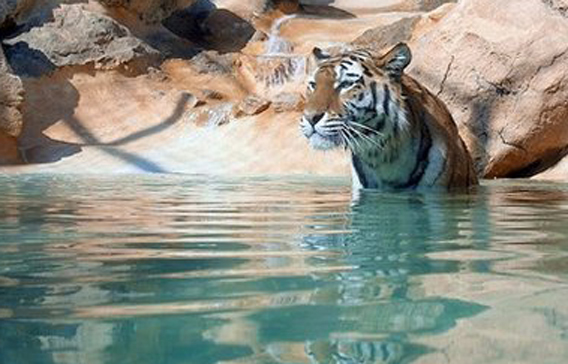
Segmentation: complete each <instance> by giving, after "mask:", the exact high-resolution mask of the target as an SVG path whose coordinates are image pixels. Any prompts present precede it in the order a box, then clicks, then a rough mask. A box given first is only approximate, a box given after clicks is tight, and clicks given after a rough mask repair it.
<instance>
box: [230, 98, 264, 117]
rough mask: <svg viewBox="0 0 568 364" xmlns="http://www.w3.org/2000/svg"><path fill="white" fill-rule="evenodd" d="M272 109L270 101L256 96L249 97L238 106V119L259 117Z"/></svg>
mask: <svg viewBox="0 0 568 364" xmlns="http://www.w3.org/2000/svg"><path fill="white" fill-rule="evenodd" d="M269 107H270V101H268V100H266V99H263V98H262V97H259V96H256V95H250V96H247V97H246V98H245V99H244V100H243V101H241V103H240V104H239V105H238V106H237V110H236V113H235V116H236V117H242V116H247V115H248V116H252V115H258V114H260V113H262V112H264V111H266V110H267V109H268V108H269Z"/></svg>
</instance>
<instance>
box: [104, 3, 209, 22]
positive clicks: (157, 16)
mask: <svg viewBox="0 0 568 364" xmlns="http://www.w3.org/2000/svg"><path fill="white" fill-rule="evenodd" d="M98 1H99V2H100V3H102V4H103V5H105V6H107V7H111V8H113V7H114V8H116V7H120V8H124V9H127V10H129V11H131V12H133V13H135V14H137V15H138V17H139V18H140V19H141V20H143V21H145V22H146V23H150V24H151V23H159V22H161V21H162V20H164V19H165V18H167V17H168V16H170V15H171V14H172V13H173V12H175V11H176V10H179V9H183V8H185V7H187V6H190V5H191V4H193V3H194V2H195V1H196V0H98ZM208 2H210V1H208Z"/></svg>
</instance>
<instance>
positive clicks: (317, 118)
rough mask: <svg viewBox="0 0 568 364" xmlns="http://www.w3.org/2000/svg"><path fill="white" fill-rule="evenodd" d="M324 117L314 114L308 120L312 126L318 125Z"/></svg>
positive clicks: (322, 114) (321, 114)
mask: <svg viewBox="0 0 568 364" xmlns="http://www.w3.org/2000/svg"><path fill="white" fill-rule="evenodd" d="M323 116H324V113H320V114H314V115H309V116H308V117H306V119H308V121H309V122H310V124H312V125H316V124H317V123H318V121H320V120H321V119H322V118H323Z"/></svg>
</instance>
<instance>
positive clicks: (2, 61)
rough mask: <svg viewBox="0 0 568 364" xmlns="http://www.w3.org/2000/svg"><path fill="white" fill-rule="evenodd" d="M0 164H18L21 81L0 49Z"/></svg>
mask: <svg viewBox="0 0 568 364" xmlns="http://www.w3.org/2000/svg"><path fill="white" fill-rule="evenodd" d="M0 85H2V87H0V164H14V163H19V162H20V157H19V152H18V145H17V139H16V138H17V137H18V136H19V135H20V133H21V131H22V124H23V120H22V112H21V108H22V103H23V100H24V88H23V86H22V81H21V80H20V79H19V78H18V77H16V76H15V75H13V74H12V71H11V69H10V66H9V65H8V63H7V62H6V58H5V57H4V52H3V51H2V47H0Z"/></svg>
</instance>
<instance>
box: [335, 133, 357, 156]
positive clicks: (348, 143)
mask: <svg viewBox="0 0 568 364" xmlns="http://www.w3.org/2000/svg"><path fill="white" fill-rule="evenodd" d="M339 135H340V136H341V139H342V140H343V142H344V145H345V146H346V147H347V149H349V150H351V151H352V152H354V151H355V150H354V147H353V144H352V143H351V141H349V138H348V137H347V136H346V135H345V134H344V130H341V131H340V132H339Z"/></svg>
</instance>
